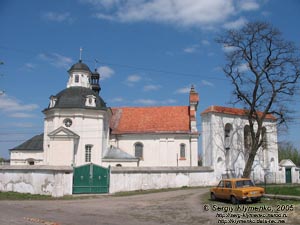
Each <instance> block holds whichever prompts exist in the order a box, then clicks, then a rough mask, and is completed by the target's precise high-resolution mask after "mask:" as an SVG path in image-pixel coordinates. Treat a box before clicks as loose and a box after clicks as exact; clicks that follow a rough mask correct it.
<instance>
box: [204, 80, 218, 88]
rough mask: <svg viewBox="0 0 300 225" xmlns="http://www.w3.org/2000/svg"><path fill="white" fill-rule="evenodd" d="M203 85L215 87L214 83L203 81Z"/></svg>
mask: <svg viewBox="0 0 300 225" xmlns="http://www.w3.org/2000/svg"><path fill="white" fill-rule="evenodd" d="M201 84H202V85H204V86H209V87H214V86H215V85H214V84H213V83H212V82H209V81H207V80H202V81H201Z"/></svg>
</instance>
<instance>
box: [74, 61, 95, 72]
mask: <svg viewBox="0 0 300 225" xmlns="http://www.w3.org/2000/svg"><path fill="white" fill-rule="evenodd" d="M75 70H76V71H78V70H79V71H87V72H91V70H90V68H89V67H88V66H87V65H86V64H85V63H83V62H82V61H81V60H79V62H78V63H75V64H74V65H73V66H71V68H70V69H69V72H72V71H75Z"/></svg>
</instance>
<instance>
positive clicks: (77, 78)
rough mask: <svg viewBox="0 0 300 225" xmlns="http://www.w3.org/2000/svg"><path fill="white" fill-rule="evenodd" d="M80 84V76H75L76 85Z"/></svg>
mask: <svg viewBox="0 0 300 225" xmlns="http://www.w3.org/2000/svg"><path fill="white" fill-rule="evenodd" d="M78 82H79V75H75V83H78Z"/></svg>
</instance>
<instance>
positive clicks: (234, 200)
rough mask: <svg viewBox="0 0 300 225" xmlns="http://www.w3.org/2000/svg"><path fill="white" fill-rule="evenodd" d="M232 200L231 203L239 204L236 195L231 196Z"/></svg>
mask: <svg viewBox="0 0 300 225" xmlns="http://www.w3.org/2000/svg"><path fill="white" fill-rule="evenodd" d="M230 200H231V203H232V204H234V205H236V204H239V200H237V198H236V197H234V196H231V198H230Z"/></svg>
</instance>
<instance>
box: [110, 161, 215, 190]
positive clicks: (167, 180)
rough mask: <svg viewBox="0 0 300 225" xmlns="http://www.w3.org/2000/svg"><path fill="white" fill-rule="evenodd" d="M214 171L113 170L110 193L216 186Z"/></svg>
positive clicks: (189, 169) (162, 168)
mask: <svg viewBox="0 0 300 225" xmlns="http://www.w3.org/2000/svg"><path fill="white" fill-rule="evenodd" d="M217 182H218V181H217V180H216V179H215V176H214V173H213V170H212V169H211V168H208V167H206V168H204V167H193V168H191V167H181V168H174V167H158V168H153V167H144V168H142V167H138V168H123V167H114V168H111V175H110V189H109V190H110V193H116V192H122V191H134V190H149V189H161V188H176V187H185V186H187V187H195V186H208V185H216V184H217Z"/></svg>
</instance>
